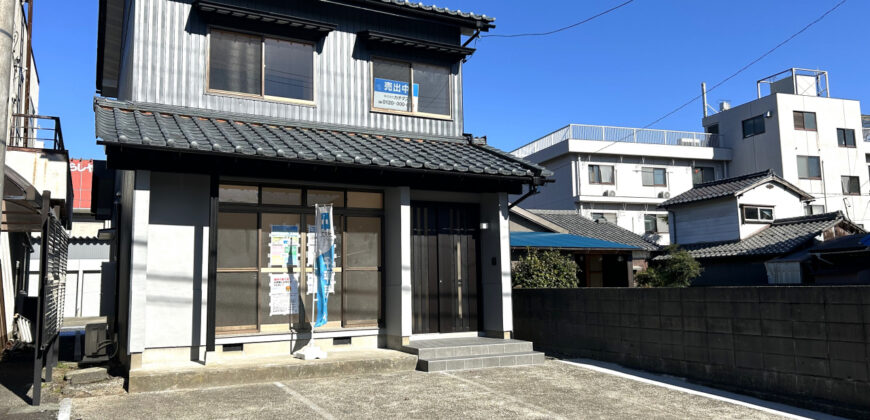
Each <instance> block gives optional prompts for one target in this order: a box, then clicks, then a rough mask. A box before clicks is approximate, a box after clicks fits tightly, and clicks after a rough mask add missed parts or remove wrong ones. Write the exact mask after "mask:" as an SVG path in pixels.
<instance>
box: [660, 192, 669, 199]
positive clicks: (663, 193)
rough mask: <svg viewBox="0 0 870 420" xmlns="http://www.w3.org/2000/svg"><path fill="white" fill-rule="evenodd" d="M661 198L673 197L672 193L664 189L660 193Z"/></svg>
mask: <svg viewBox="0 0 870 420" xmlns="http://www.w3.org/2000/svg"><path fill="white" fill-rule="evenodd" d="M659 198H671V193H669V192H667V191H662V192H660V193H659Z"/></svg>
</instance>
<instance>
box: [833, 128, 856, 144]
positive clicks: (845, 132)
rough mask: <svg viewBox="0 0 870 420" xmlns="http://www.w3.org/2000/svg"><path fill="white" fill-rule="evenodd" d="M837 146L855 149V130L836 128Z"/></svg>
mask: <svg viewBox="0 0 870 420" xmlns="http://www.w3.org/2000/svg"><path fill="white" fill-rule="evenodd" d="M837 146H840V147H855V130H853V129H851V128H838V129H837Z"/></svg>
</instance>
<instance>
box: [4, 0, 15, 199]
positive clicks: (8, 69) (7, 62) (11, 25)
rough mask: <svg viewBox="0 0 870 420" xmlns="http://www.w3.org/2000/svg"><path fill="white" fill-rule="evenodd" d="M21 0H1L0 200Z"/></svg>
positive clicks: (7, 140)
mask: <svg viewBox="0 0 870 420" xmlns="http://www.w3.org/2000/svg"><path fill="white" fill-rule="evenodd" d="M18 2H19V0H0V107H2V111H0V200H2V198H3V184H4V182H5V180H6V145H7V144H8V143H9V122H10V121H11V115H10V113H11V109H10V101H9V90H10V89H9V88H10V85H11V81H12V34H13V33H15V7H17V6H18Z"/></svg>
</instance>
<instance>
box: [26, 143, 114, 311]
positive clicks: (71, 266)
mask: <svg viewBox="0 0 870 420" xmlns="http://www.w3.org/2000/svg"><path fill="white" fill-rule="evenodd" d="M96 163H97V164H98V165H99V164H102V165H105V161H96ZM94 164H95V161H94V160H89V159H70V173H71V175H72V186H73V192H74V199H73V213H72V226H71V228H70V232H69V234H70V239H69V254H68V256H67V274H66V287H65V299H64V301H65V302H64V311H63V315H64V318H65V323H66V324H67V325H73V324H76V323H77V320H75V318H82V317H84V318H90V317H97V316H105V315H107V314H108V311H109V310H110V306H111V305H112V304H113V303H114V298H113V296H112V295H111V290H113V289H112V288H111V287H112V285H109V286H108V287H109V289H108V290H110V292H109V295H107V296H103V294H102V290H103V284H102V282H103V278H102V274H101V271H102V266H103V263H107V262H108V261H109V241H108V240H105V239H99V238H98V235H99V231H100V229H105V228H108V227H109V223H108V222H107V221H103V220H97V219H96V218H95V217H94V213H93V211H92V209H91V194H92V187H93V174H94ZM33 248H34V252H33V254H31V262H30V277H31V278H35V277H36V276H37V275H38V274H39V264H38V261H39V241H38V240H34V243H33ZM83 321H84V320H83ZM82 327H83V325H82Z"/></svg>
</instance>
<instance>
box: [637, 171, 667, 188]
mask: <svg viewBox="0 0 870 420" xmlns="http://www.w3.org/2000/svg"><path fill="white" fill-rule="evenodd" d="M640 176H641V181H642V182H643V185H644V186H645V187H666V186H667V185H668V177H667V173H666V171H665V168H641V171H640Z"/></svg>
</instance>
